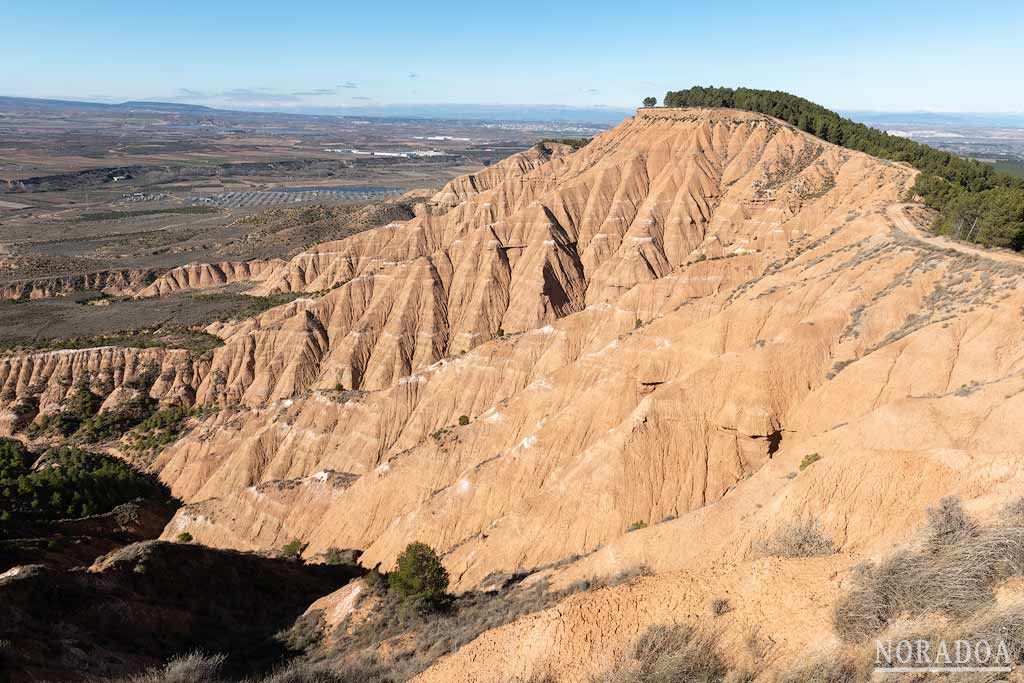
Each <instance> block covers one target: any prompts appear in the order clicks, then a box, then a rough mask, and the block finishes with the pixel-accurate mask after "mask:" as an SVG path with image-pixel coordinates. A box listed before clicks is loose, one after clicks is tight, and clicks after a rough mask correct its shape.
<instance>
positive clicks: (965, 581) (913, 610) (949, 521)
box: [834, 498, 1024, 642]
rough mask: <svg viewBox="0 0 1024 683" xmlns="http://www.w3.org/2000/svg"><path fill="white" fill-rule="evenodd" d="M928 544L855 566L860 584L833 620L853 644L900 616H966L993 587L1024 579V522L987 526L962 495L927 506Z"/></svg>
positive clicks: (987, 601)
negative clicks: (967, 511) (970, 513)
mask: <svg viewBox="0 0 1024 683" xmlns="http://www.w3.org/2000/svg"><path fill="white" fill-rule="evenodd" d="M922 536H923V539H922V541H923V542H922V545H921V547H920V548H918V549H916V550H902V551H899V552H897V553H895V554H894V555H892V556H891V557H889V558H888V559H886V560H884V561H883V562H880V563H878V564H872V563H868V564H864V565H862V566H860V567H858V568H857V572H856V574H855V577H854V580H855V586H854V588H853V590H851V591H850V592H849V593H848V594H846V595H845V596H844V597H843V598H842V599H841V600H840V601H839V603H838V604H837V606H836V610H835V614H834V621H835V626H836V630H837V631H838V633H839V634H840V635H841V636H842V637H843V638H844V639H846V640H847V641H849V642H859V641H860V640H862V639H864V638H867V637H870V636H873V635H874V634H876V633H878V632H880V631H881V630H883V629H884V628H885V627H886V626H887V625H888V624H889V623H890V622H891V621H892V620H893V619H894V618H896V617H897V616H900V615H906V616H910V617H920V616H923V615H926V614H942V615H945V616H948V617H952V618H963V617H967V616H969V615H972V614H974V613H975V612H976V611H977V610H978V609H979V608H981V607H984V606H986V605H990V604H992V603H993V602H994V599H995V597H994V593H993V589H994V588H995V586H996V585H997V584H998V583H999V582H1000V581H1003V580H1005V579H1008V578H1011V577H1019V576H1024V526H1022V525H1021V520H1020V519H1012V520H1009V521H1006V522H1001V523H997V524H994V525H992V526H987V527H981V526H978V525H977V524H976V523H974V522H973V521H972V520H970V519H969V518H967V517H966V516H965V515H964V514H963V512H962V510H961V509H960V505H959V502H958V501H956V499H951V498H947V499H944V500H943V501H942V502H940V504H939V505H938V506H937V507H935V508H933V509H932V510H931V511H929V515H928V522H927V524H926V526H925V527H924V529H923V533H922Z"/></svg>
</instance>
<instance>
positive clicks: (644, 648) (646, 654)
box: [594, 624, 728, 683]
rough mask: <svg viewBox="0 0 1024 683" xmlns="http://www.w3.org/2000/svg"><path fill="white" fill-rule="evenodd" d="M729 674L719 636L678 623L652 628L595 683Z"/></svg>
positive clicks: (666, 682)
mask: <svg viewBox="0 0 1024 683" xmlns="http://www.w3.org/2000/svg"><path fill="white" fill-rule="evenodd" d="M727 673H728V667H726V664H725V660H724V659H723V658H722V655H721V653H720V652H719V648H718V638H717V636H715V635H714V634H710V633H704V632H699V631H697V630H695V629H693V628H692V627H690V626H686V625H682V624H675V625H672V626H651V627H650V628H648V629H647V630H646V631H644V632H643V633H642V634H640V636H639V637H638V638H637V639H636V641H635V642H634V643H633V646H632V647H631V648H630V651H629V654H628V655H627V657H626V659H625V660H624V661H622V662H621V663H619V665H618V666H616V667H615V668H614V669H612V670H610V671H607V672H605V673H604V674H602V675H600V676H598V677H597V678H595V679H594V683H675V682H676V681H687V682H688V683H710V682H711V681H724V680H725V677H726V674H727Z"/></svg>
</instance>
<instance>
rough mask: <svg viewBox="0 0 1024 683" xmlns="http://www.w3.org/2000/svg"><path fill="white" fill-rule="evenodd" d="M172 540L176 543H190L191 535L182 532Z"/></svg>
mask: <svg viewBox="0 0 1024 683" xmlns="http://www.w3.org/2000/svg"><path fill="white" fill-rule="evenodd" d="M174 540H176V541H177V542H178V543H191V542H192V534H190V533H189V532H187V531H182V532H181V533H180V534H178V536H177V538H175V539H174Z"/></svg>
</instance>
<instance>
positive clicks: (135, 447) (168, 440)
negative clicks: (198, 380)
mask: <svg viewBox="0 0 1024 683" xmlns="http://www.w3.org/2000/svg"><path fill="white" fill-rule="evenodd" d="M205 412H206V410H204V409H195V408H186V407H185V406H172V407H169V408H162V409H160V410H158V411H156V412H155V413H153V414H152V415H150V416H149V417H147V418H146V419H145V420H143V421H142V422H140V423H138V424H137V425H136V426H135V428H134V429H132V430H131V431H130V432H128V434H127V437H126V439H127V443H128V450H129V451H131V452H132V453H134V454H136V455H138V456H145V457H149V456H152V455H154V454H155V453H156V452H158V451H159V450H160V449H161V448H163V447H164V446H167V445H168V444H172V443H174V442H175V441H177V440H178V439H179V438H181V436H182V434H184V433H185V431H186V430H187V429H188V420H189V418H191V417H198V416H202V415H204V414H205Z"/></svg>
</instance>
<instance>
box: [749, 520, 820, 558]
mask: <svg viewBox="0 0 1024 683" xmlns="http://www.w3.org/2000/svg"><path fill="white" fill-rule="evenodd" d="M756 547H757V550H759V551H760V552H761V554H763V555H770V556H773V557H820V556H823V555H832V554H833V553H835V552H836V546H835V543H833V542H832V539H831V538H829V537H828V536H826V535H825V534H824V533H822V531H821V523H820V522H819V521H818V520H817V519H816V518H814V517H798V518H796V519H794V520H793V521H791V522H788V523H786V524H783V525H782V526H780V527H779V528H778V529H776V530H775V533H774V534H772V535H771V536H769V537H768V538H767V539H765V540H764V541H762V542H761V543H759V544H757V546H756Z"/></svg>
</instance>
